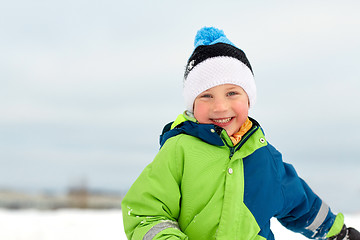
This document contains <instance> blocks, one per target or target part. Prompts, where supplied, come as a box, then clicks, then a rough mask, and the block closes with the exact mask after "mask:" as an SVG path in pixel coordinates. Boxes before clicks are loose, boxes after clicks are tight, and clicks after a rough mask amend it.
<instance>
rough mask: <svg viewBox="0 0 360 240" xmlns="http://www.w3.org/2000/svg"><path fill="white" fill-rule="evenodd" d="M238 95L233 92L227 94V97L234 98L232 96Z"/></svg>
mask: <svg viewBox="0 0 360 240" xmlns="http://www.w3.org/2000/svg"><path fill="white" fill-rule="evenodd" d="M238 94H239V93H238V92H234V91H231V92H228V93H227V95H228V96H234V95H238Z"/></svg>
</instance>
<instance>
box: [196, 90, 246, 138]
mask: <svg viewBox="0 0 360 240" xmlns="http://www.w3.org/2000/svg"><path fill="white" fill-rule="evenodd" d="M248 111H249V99H248V96H247V94H246V92H245V91H244V90H243V89H242V88H241V87H240V86H237V85H233V84H223V85H218V86H215V87H213V88H210V89H208V90H206V91H204V92H202V93H200V94H199V95H198V96H197V97H196V99H195V102H194V116H195V118H196V119H197V120H198V122H199V123H205V124H215V125H218V126H219V127H222V128H224V129H225V130H226V132H227V134H228V135H229V136H231V135H233V134H234V133H236V132H238V131H239V130H240V127H241V125H243V124H244V123H245V121H246V119H247V117H248Z"/></svg>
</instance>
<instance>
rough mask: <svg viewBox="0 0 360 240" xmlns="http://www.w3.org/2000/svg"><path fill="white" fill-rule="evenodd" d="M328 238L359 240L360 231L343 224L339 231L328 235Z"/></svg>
mask: <svg viewBox="0 0 360 240" xmlns="http://www.w3.org/2000/svg"><path fill="white" fill-rule="evenodd" d="M329 240H360V233H359V232H358V231H357V230H356V229H355V228H351V227H349V228H347V227H346V225H345V224H344V225H343V227H342V229H341V231H340V233H339V234H337V235H335V236H332V237H330V238H329Z"/></svg>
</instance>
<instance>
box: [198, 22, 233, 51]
mask: <svg viewBox="0 0 360 240" xmlns="http://www.w3.org/2000/svg"><path fill="white" fill-rule="evenodd" d="M215 43H227V44H230V45H233V46H235V45H234V44H233V43H232V42H230V40H229V39H227V37H226V36H225V34H224V31H223V30H220V29H217V28H214V27H203V28H201V29H200V30H199V31H198V32H197V34H196V36H195V41H194V47H195V48H197V47H198V46H200V45H212V44H215Z"/></svg>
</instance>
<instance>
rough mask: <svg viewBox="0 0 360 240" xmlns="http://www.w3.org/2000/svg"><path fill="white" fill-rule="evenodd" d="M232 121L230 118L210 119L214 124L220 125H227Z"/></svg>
mask: <svg viewBox="0 0 360 240" xmlns="http://www.w3.org/2000/svg"><path fill="white" fill-rule="evenodd" d="M231 119H232V117H229V118H222V119H211V120H212V121H213V122H215V123H220V124H224V123H228V122H230V121H231Z"/></svg>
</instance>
